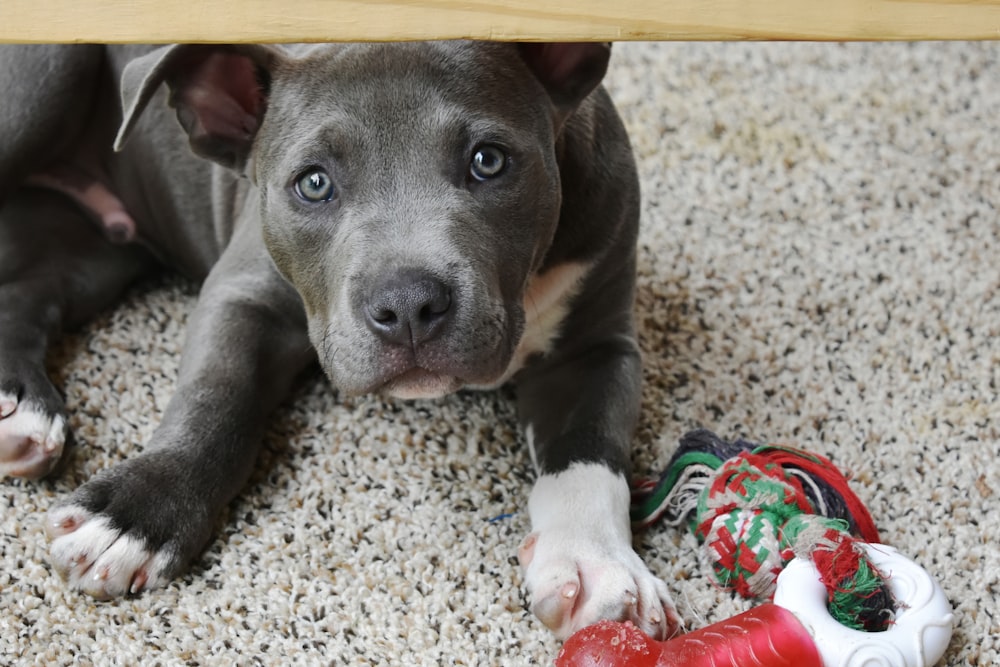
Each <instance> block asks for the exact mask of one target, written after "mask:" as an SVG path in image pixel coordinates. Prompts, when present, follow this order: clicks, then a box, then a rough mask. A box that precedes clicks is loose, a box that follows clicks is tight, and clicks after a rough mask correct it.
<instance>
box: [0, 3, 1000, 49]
mask: <svg viewBox="0 0 1000 667" xmlns="http://www.w3.org/2000/svg"><path fill="white" fill-rule="evenodd" d="M437 38H442V39H445V38H482V39H500V40H578V39H579V40H602V41H604V40H610V41H614V40H717V39H718V40H765V39H766V40H917V39H1000V0H617V1H615V0H372V1H369V2H364V1H360V0H173V1H170V0H0V42H179V41H183V42H294V41H362V40H410V39H437Z"/></svg>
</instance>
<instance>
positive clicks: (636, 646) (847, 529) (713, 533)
mask: <svg viewBox="0 0 1000 667" xmlns="http://www.w3.org/2000/svg"><path fill="white" fill-rule="evenodd" d="M632 518H633V522H634V524H635V525H636V526H639V527H642V526H646V525H649V524H651V523H652V522H654V521H656V520H657V519H660V518H663V519H664V520H666V521H667V522H668V523H670V524H672V525H681V524H687V525H688V526H689V527H690V528H691V529H692V530H693V532H694V533H695V535H696V536H697V537H698V538H699V540H700V541H701V542H702V544H703V546H704V548H705V553H706V556H707V560H708V562H709V563H710V564H711V569H712V573H713V575H714V577H715V579H716V581H717V582H718V583H719V584H720V585H722V586H723V587H725V588H727V589H730V590H734V591H736V592H738V593H740V594H741V595H743V596H745V597H755V598H770V597H773V598H774V602H773V603H768V604H764V605H761V606H760V607H757V608H755V609H751V610H750V611H748V612H746V613H744V614H740V615H739V616H736V617H734V618H732V619H728V620H726V621H722V622H720V623H716V624H714V625H712V626H709V627H707V628H703V629H701V630H696V631H694V632H692V633H689V634H687V635H684V636H682V637H679V638H676V639H672V640H669V641H667V642H654V641H653V640H651V639H649V638H648V637H645V635H643V634H642V633H641V632H640V631H639V630H638V629H637V628H635V627H634V626H631V625H630V624H620V623H618V624H616V623H612V622H604V623H601V624H598V625H596V626H591V627H590V628H585V629H583V630H581V631H580V632H578V633H577V634H576V635H574V636H573V637H571V638H570V639H569V640H568V641H567V642H566V644H565V645H564V647H563V650H562V652H561V653H560V656H559V658H558V659H557V660H556V665H557V667H584V666H586V667H613V666H619V665H630V666H631V665H636V666H643V665H647V666H649V667H673V666H674V665H676V666H678V667H679V666H680V665H684V666H685V667H698V666H700V665H705V666H708V665H712V666H715V667H722V666H723V665H738V666H739V667H744V666H753V665H759V666H760V667H781V666H784V665H788V666H792V665H796V666H799V667H811V666H815V667H847V666H850V665H862V664H866V665H867V664H879V665H884V666H885V667H929V666H930V665H932V664H934V663H935V662H936V661H937V660H938V659H939V658H940V657H941V656H942V655H943V654H944V651H945V649H946V648H947V645H948V641H949V639H950V637H951V630H952V618H953V617H952V613H951V609H950V606H949V605H948V602H947V599H946V598H945V596H944V593H943V591H942V590H941V588H940V586H938V584H937V583H936V582H935V581H934V579H933V578H932V577H930V575H929V574H928V573H927V572H926V571H925V570H923V569H922V568H920V567H919V566H918V565H916V564H915V563H913V562H912V561H910V560H908V559H906V558H905V557H903V556H902V555H900V554H899V552H897V551H896V550H895V549H892V548H891V547H887V546H884V545H881V544H877V542H879V537H878V532H877V530H876V529H875V525H874V522H873V521H872V519H871V515H870V514H869V513H868V511H867V509H865V507H864V505H863V504H862V503H861V501H860V500H859V499H858V498H857V496H855V495H854V493H853V492H852V491H851V490H850V488H849V487H848V485H847V480H846V479H845V478H844V476H843V475H842V474H841V473H840V472H839V471H838V470H837V469H836V468H835V467H834V466H833V464H832V463H831V462H830V461H829V460H827V459H825V458H823V457H821V456H818V455H816V454H810V453H807V452H804V451H801V450H798V449H794V448H790V447H779V446H764V447H761V446H757V445H754V444H752V443H749V442H746V441H742V440H738V441H736V442H732V443H730V442H727V441H725V440H722V439H720V438H718V437H717V436H715V435H714V434H712V433H711V432H709V431H704V430H700V431H694V432H692V433H689V434H687V435H686V436H684V438H682V440H681V445H680V447H679V449H678V451H677V453H676V454H675V455H674V457H673V458H672V459H671V461H670V464H669V465H668V466H667V470H666V472H664V474H663V475H662V476H661V477H660V479H659V481H657V482H647V483H644V484H641V485H640V486H639V487H638V488H637V490H636V493H635V494H634V496H633V516H632ZM859 538H860V539H859Z"/></svg>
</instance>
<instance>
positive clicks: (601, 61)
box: [518, 42, 611, 120]
mask: <svg viewBox="0 0 1000 667" xmlns="http://www.w3.org/2000/svg"><path fill="white" fill-rule="evenodd" d="M518 48H519V49H520V52H521V58H522V59H523V60H524V62H525V63H527V65H528V67H529V68H530V69H531V71H532V72H534V74H535V77H536V78H537V79H538V80H539V81H540V82H541V84H542V86H543V87H544V88H545V90H546V91H547V92H548V93H549V97H550V98H552V103H553V105H554V106H555V108H556V112H557V113H558V114H559V115H560V117H561V119H562V120H565V119H566V118H567V117H568V116H569V115H570V114H571V113H573V110H574V109H576V107H577V105H578V104H580V102H582V101H583V99H584V98H585V97H587V95H589V94H590V93H591V92H592V91H593V90H594V88H597V85H598V84H599V83H600V82H601V79H603V78H604V74H605V72H607V71H608V60H609V59H610V58H611V43H610V42H596V43H593V42H546V43H527V42H526V43H522V44H519V45H518Z"/></svg>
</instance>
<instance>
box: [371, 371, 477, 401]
mask: <svg viewBox="0 0 1000 667" xmlns="http://www.w3.org/2000/svg"><path fill="white" fill-rule="evenodd" d="M464 384H465V383H464V382H462V380H460V379H459V378H457V377H455V376H453V375H443V374H441V373H435V372H434V371H430V370H427V369H426V368H420V367H414V368H411V369H410V370H408V371H405V372H403V373H400V374H399V375H397V376H395V377H393V378H392V379H390V380H389V381H387V382H386V383H385V384H383V385H382V386H381V387H380V388H379V391H380V393H383V394H387V395H389V396H393V397H395V398H402V399H418V398H440V397H441V396H445V395H447V394H450V393H452V392H455V391H458V390H459V389H461V388H462V387H463V386H464Z"/></svg>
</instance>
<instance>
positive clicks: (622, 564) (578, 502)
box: [518, 463, 681, 640]
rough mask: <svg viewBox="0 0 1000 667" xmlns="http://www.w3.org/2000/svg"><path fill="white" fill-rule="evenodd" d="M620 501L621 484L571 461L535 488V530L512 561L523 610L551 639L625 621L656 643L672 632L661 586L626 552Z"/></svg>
mask: <svg viewBox="0 0 1000 667" xmlns="http://www.w3.org/2000/svg"><path fill="white" fill-rule="evenodd" d="M628 503H629V491H628V485H627V484H626V483H625V480H624V479H623V478H622V477H621V476H620V475H616V474H614V473H612V472H611V471H610V470H608V469H607V468H605V467H604V466H600V465H596V464H579V463H578V464H574V465H573V466H571V467H570V468H569V469H568V470H566V471H564V472H562V473H559V474H557V475H543V476H542V477H541V478H540V479H539V481H538V483H537V484H536V485H535V489H534V490H533V491H532V494H531V501H530V503H529V509H530V513H531V519H532V525H533V527H534V528H535V532H533V533H531V534H530V535H529V536H528V537H527V538H526V539H525V541H524V543H522V545H521V548H520V550H519V553H518V556H519V558H520V560H521V565H522V566H523V567H524V574H525V582H526V584H527V587H528V592H529V594H530V595H531V610H532V611H533V612H534V613H535V615H536V616H538V618H539V619H540V620H541V621H542V622H543V623H544V624H545V625H547V626H548V627H549V628H550V629H551V630H552V631H553V632H554V633H555V634H556V636H557V637H558V638H559V639H566V638H567V637H569V636H570V635H571V634H573V633H574V632H576V631H577V630H580V629H582V628H584V627H586V626H588V625H592V624H593V623H596V622H598V621H600V620H604V619H609V620H615V621H626V620H628V621H632V623H634V624H635V625H636V626H637V627H639V628H640V629H641V630H642V631H643V632H645V633H646V634H648V635H650V636H651V637H653V638H654V639H658V640H662V639H667V638H669V637H672V636H673V635H675V634H677V633H678V632H679V631H680V628H681V621H680V618H679V616H678V615H677V612H676V610H675V608H674V604H673V601H672V600H671V599H670V593H669V591H668V590H667V586H666V584H664V583H663V581H661V580H660V579H659V578H657V577H656V576H654V575H653V574H652V573H651V572H650V571H649V569H648V568H647V567H646V566H645V565H644V564H643V562H642V560H641V559H640V558H639V556H638V554H636V553H635V551H634V550H633V549H632V540H631V529H630V526H629V517H628V507H629V505H628Z"/></svg>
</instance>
